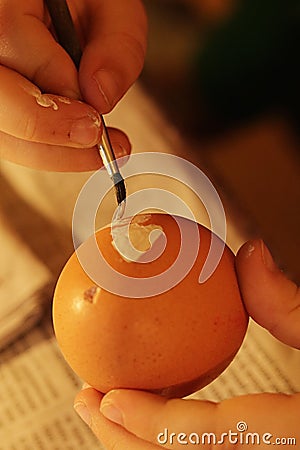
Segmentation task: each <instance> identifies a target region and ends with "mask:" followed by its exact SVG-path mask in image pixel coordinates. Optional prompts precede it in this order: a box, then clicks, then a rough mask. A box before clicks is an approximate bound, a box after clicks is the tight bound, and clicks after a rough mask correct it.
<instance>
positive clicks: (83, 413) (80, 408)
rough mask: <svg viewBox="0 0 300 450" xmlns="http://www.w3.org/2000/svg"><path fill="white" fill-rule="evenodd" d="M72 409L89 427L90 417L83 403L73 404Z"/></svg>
mask: <svg viewBox="0 0 300 450" xmlns="http://www.w3.org/2000/svg"><path fill="white" fill-rule="evenodd" d="M74 409H75V411H76V412H77V414H78V415H79V417H80V418H81V419H82V420H83V421H84V422H85V423H86V424H87V425H90V423H91V415H90V412H89V410H88V409H87V407H86V406H85V404H84V403H83V402H78V403H75V405H74Z"/></svg>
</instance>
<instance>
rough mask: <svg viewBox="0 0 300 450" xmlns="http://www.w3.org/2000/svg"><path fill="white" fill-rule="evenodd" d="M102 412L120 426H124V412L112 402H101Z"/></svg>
mask: <svg viewBox="0 0 300 450" xmlns="http://www.w3.org/2000/svg"><path fill="white" fill-rule="evenodd" d="M100 412H101V413H102V414H103V415H104V416H105V417H106V418H107V419H109V420H111V421H112V422H114V423H117V424H118V425H123V424H124V420H123V414H122V412H121V411H120V410H119V409H118V408H117V407H116V406H115V405H114V404H113V403H112V402H111V401H110V400H104V401H103V402H101V405H100Z"/></svg>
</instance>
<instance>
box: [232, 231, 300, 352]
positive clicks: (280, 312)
mask: <svg viewBox="0 0 300 450" xmlns="http://www.w3.org/2000/svg"><path fill="white" fill-rule="evenodd" d="M236 271H237V275H238V281H239V286H240V290H241V294H242V298H243V301H244V304H245V306H246V309H247V311H248V313H249V315H250V316H251V317H252V318H253V319H254V320H255V321H256V322H257V323H258V324H259V325H261V326H263V327H264V328H266V329H267V330H268V331H269V332H270V333H271V334H273V335H274V336H275V337H276V338H277V339H279V340H281V341H282V342H284V343H286V344H288V345H291V346H295V347H297V348H298V347H299V346H300V335H299V326H300V294H299V288H297V286H296V284H295V283H293V282H292V281H291V280H289V279H288V278H287V277H286V276H285V274H284V273H283V272H282V271H281V270H280V269H279V268H278V266H277V265H276V263H275V262H274V259H273V257H272V255H271V252H270V250H269V249H268V248H267V246H266V245H265V244H264V242H263V241H262V240H260V239H255V240H251V241H248V242H247V243H245V244H244V245H243V246H242V247H241V249H240V250H239V252H238V254H237V257H236Z"/></svg>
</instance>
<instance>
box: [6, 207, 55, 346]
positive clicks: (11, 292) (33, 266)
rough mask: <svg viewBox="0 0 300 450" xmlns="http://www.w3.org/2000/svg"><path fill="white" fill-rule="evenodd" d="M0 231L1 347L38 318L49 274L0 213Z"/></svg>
mask: <svg viewBox="0 0 300 450" xmlns="http://www.w3.org/2000/svg"><path fill="white" fill-rule="evenodd" d="M0 235H1V252H0V349H1V348H2V347H4V346H5V345H7V344H8V343H10V342H11V341H13V340H14V339H15V338H16V337H17V336H19V335H20V334H21V333H23V332H25V331H26V330H28V329H29V328H30V327H32V326H33V325H34V324H35V323H36V322H37V321H38V320H39V319H40V318H41V315H42V313H43V305H44V303H45V301H46V300H47V299H48V301H49V298H50V295H51V293H50V280H51V275H50V272H49V270H48V268H47V267H46V266H45V265H44V264H42V263H41V262H40V261H39V260H38V259H37V258H36V257H35V256H34V255H33V254H32V252H31V251H30V248H29V247H28V246H27V245H26V244H25V243H24V241H23V240H21V239H20V237H19V236H18V235H17V233H15V232H14V231H13V229H11V228H10V227H9V226H8V225H7V224H6V222H5V220H4V219H3V217H2V216H1V215H0Z"/></svg>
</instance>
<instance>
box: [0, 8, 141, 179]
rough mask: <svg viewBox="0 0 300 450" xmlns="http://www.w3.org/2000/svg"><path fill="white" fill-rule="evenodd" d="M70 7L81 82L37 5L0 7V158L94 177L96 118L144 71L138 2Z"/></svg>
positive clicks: (120, 146) (116, 139)
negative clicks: (91, 173)
mask: <svg viewBox="0 0 300 450" xmlns="http://www.w3.org/2000/svg"><path fill="white" fill-rule="evenodd" d="M68 4H69V6H70V10H71V12H72V16H73V19H74V22H75V24H76V27H77V31H78V34H79V36H80V38H81V43H82V49H83V56H82V60H81V65H80V70H79V74H78V73H77V70H76V68H75V66H74V64H73V63H72V61H71V59H70V58H69V56H68V55H67V54H66V52H65V51H64V50H63V49H62V47H61V46H60V45H58V44H57V42H56V41H55V39H54V38H53V35H52V34H51V21H50V19H49V16H48V14H47V10H46V8H45V6H44V2H43V1H42V0H29V1H26V2H20V1H19V0H10V1H6V0H0V105H1V107H0V156H1V157H3V158H6V159H8V160H10V161H13V162H16V163H20V164H24V165H27V166H31V167H34V168H42V169H48V170H68V171H74V170H76V171H77V170H92V169H97V168H98V167H99V166H100V165H101V160H100V157H99V156H98V153H97V151H96V150H95V148H93V147H94V146H95V144H96V143H97V142H99V139H100V134H101V127H100V121H99V115H98V113H101V114H102V113H106V112H108V111H110V110H111V109H112V108H113V107H114V105H115V104H116V103H117V102H118V101H119V100H120V98H121V97H122V96H123V94H124V93H125V92H126V91H127V89H128V88H129V87H130V86H131V84H132V83H133V82H134V81H135V80H136V78H137V77H138V75H139V73H140V71H141V69H142V66H143V62H144V55H145V47H146V28H147V25H146V17H145V13H144V9H143V7H142V5H141V2H140V1H139V0H126V2H124V1H123V0H114V1H113V2H108V1H104V0H85V1H83V0H69V1H68ZM61 97H63V98H61ZM65 97H66V98H67V99H66V98H65ZM79 98H82V99H83V100H84V101H85V102H86V103H82V102H79V101H78V99H79ZM68 99H72V100H68ZM88 105H91V106H88ZM110 134H111V140H112V143H113V146H114V148H115V152H116V156H117V157H118V156H124V154H127V153H129V152H130V144H129V141H128V139H127V137H126V136H125V135H124V134H123V133H121V132H120V131H117V130H113V131H111V133H110Z"/></svg>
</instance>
